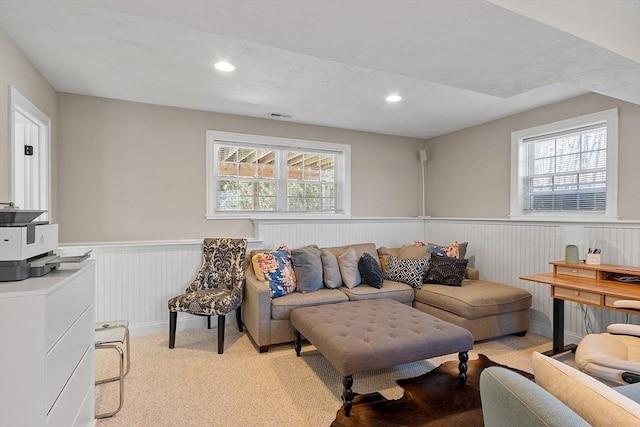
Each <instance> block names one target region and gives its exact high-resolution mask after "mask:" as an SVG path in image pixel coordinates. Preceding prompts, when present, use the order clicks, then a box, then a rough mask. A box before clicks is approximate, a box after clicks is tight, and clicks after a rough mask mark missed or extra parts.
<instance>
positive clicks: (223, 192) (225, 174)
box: [207, 131, 350, 218]
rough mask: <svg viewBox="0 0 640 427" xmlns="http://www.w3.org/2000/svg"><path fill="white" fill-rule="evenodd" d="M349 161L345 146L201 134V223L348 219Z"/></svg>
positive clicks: (347, 150)
mask: <svg viewBox="0 0 640 427" xmlns="http://www.w3.org/2000/svg"><path fill="white" fill-rule="evenodd" d="M349 159H350V146H348V145H345V144H334V143H327V142H318V141H304V140H293V139H286V138H275V137H266V136H259V135H244V134H236V133H227V132H217V131H207V218H216V217H221V216H222V217H224V216H252V217H253V216H274V215H282V214H287V215H294V216H307V215H310V214H318V215H349V213H350V200H349V195H350V192H349V181H350V180H349V170H348V165H349ZM247 214H249V215H247Z"/></svg>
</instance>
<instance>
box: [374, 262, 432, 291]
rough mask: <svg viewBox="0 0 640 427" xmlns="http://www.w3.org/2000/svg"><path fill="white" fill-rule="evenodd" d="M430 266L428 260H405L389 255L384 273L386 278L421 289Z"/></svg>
mask: <svg viewBox="0 0 640 427" xmlns="http://www.w3.org/2000/svg"><path fill="white" fill-rule="evenodd" d="M428 266H429V260H428V259H426V258H419V259H405V258H398V257H396V256H393V255H389V263H388V264H387V269H386V270H385V272H384V278H385V279H387V280H393V281H395V282H402V283H406V284H407V285H411V286H413V287H414V288H416V289H420V288H421V287H422V279H423V278H424V274H425V272H426V271H427V267H428Z"/></svg>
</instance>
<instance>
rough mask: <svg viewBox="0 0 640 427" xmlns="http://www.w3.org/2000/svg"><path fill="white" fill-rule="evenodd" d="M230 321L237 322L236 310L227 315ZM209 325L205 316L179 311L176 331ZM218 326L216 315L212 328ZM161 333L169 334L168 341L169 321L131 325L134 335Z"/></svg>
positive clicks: (131, 333) (226, 320) (142, 335)
mask: <svg viewBox="0 0 640 427" xmlns="http://www.w3.org/2000/svg"><path fill="white" fill-rule="evenodd" d="M230 322H233V325H234V326H235V324H236V314H235V312H233V313H229V315H228V316H226V317H225V324H226V325H228V324H229V323H230ZM206 327H207V318H206V317H204V316H193V315H189V314H182V313H178V322H177V323H176V332H179V331H183V330H186V329H195V328H206ZM217 328H218V319H217V317H216V316H214V317H213V318H212V319H211V329H217ZM160 333H166V334H167V341H168V340H169V321H168V320H166V321H161V322H153V323H146V324H143V325H131V326H130V327H129V334H130V335H131V336H132V337H145V336H148V335H155V334H160Z"/></svg>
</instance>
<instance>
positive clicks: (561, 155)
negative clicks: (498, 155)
mask: <svg viewBox="0 0 640 427" xmlns="http://www.w3.org/2000/svg"><path fill="white" fill-rule="evenodd" d="M511 144H512V156H511V159H512V161H511V171H512V172H511V178H512V179H511V217H514V218H518V217H521V218H522V217H527V216H529V217H534V218H539V217H544V216H548V217H551V218H552V219H553V218H567V217H575V218H580V217H585V216H587V217H594V216H601V217H610V218H617V146H618V125H617V109H613V110H607V111H603V112H599V113H594V114H589V115H587V116H582V117H576V118H574V119H569V120H564V121H562V122H557V123H551V124H548V125H542V126H538V127H536V128H531V129H525V130H522V131H517V132H514V133H512V135H511Z"/></svg>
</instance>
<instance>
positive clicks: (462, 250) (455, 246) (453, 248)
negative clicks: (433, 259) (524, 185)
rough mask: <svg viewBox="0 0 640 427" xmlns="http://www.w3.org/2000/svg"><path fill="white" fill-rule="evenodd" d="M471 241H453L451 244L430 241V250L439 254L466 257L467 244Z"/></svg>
mask: <svg viewBox="0 0 640 427" xmlns="http://www.w3.org/2000/svg"><path fill="white" fill-rule="evenodd" d="M468 244H469V242H464V243H458V242H457V241H455V242H453V243H452V244H450V245H449V246H444V245H439V244H437V243H429V251H430V252H431V253H432V254H438V255H442V256H448V257H450V258H460V259H464V257H465V255H466V254H467V245H468Z"/></svg>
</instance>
